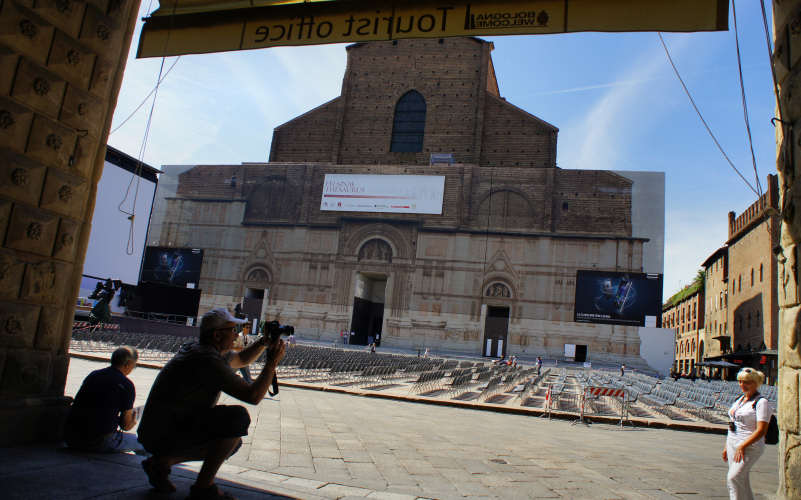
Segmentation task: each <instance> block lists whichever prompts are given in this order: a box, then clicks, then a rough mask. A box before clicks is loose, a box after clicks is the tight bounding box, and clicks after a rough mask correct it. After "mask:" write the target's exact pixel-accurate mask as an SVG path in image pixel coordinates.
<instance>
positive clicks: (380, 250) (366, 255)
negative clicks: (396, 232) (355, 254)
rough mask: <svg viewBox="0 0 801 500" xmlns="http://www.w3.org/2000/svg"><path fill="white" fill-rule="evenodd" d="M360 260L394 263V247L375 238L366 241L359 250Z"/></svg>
mask: <svg viewBox="0 0 801 500" xmlns="http://www.w3.org/2000/svg"><path fill="white" fill-rule="evenodd" d="M359 260H378V261H382V262H392V247H391V246H389V243H387V242H386V241H384V240H382V239H380V238H373V239H371V240H368V241H366V242H365V243H364V245H362V246H361V248H360V249H359Z"/></svg>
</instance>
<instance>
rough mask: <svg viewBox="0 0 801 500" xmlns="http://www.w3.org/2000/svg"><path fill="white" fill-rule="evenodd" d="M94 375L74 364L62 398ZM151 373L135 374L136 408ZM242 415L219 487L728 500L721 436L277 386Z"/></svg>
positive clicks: (769, 473)
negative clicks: (224, 483) (238, 481)
mask: <svg viewBox="0 0 801 500" xmlns="http://www.w3.org/2000/svg"><path fill="white" fill-rule="evenodd" d="M102 366H104V364H103V363H98V362H91V361H86V360H80V359H73V360H72V361H71V363H70V372H69V376H68V379H67V388H66V394H68V395H74V394H75V392H76V391H77V389H78V387H79V386H80V382H81V380H82V379H83V377H84V376H85V375H86V374H87V373H89V372H90V371H91V370H93V369H96V368H99V367H102ZM156 374H157V371H156V370H152V369H147V368H137V369H136V370H134V372H133V374H132V376H131V378H132V379H133V381H134V383H135V385H136V389H137V404H143V403H144V401H145V399H146V398H147V393H148V391H149V388H150V385H151V384H152V382H153V380H154V379H155V376H156ZM221 403H223V404H231V403H233V400H232V399H230V398H227V397H226V398H222V400H221ZM244 406H246V407H247V408H248V410H249V411H250V414H251V420H252V422H251V429H250V434H249V436H248V437H247V438H246V442H245V445H244V446H243V447H242V448H241V449H240V451H239V452H238V453H237V454H236V455H234V457H232V458H231V459H230V460H229V465H228V466H227V468H226V470H225V471H224V472H225V474H226V476H225V477H226V479H229V480H230V479H232V478H236V477H239V478H242V479H243V480H244V479H247V480H251V481H261V482H263V483H265V484H270V483H272V484H280V485H283V486H285V487H288V488H292V489H293V490H296V491H305V492H308V495H309V497H311V496H318V497H319V496H322V497H328V498H339V497H348V496H353V497H357V496H362V497H364V496H369V497H370V498H387V499H398V500H400V499H412V498H417V497H425V498H463V497H468V498H588V499H608V498H624V499H640V498H658V499H662V498H727V497H728V492H727V490H726V487H725V475H726V464H725V463H723V462H722V461H721V459H720V451H721V450H722V447H723V440H724V436H720V435H712V434H702V433H694V432H682V431H675V430H667V429H645V428H625V429H620V428H619V427H616V426H612V425H603V424H593V425H592V426H589V427H586V426H583V425H581V424H578V425H571V423H570V422H567V421H558V420H552V421H548V420H547V419H543V418H537V417H530V416H524V415H509V414H501V413H495V412H490V411H476V410H469V409H461V408H451V407H440V406H433V405H426V404H417V403H409V402H400V401H394V400H383V399H374V398H366V397H359V396H352V395H347V394H336V393H328V392H324V391H314V390H303V389H294V388H288V387H285V388H283V389H282V390H281V393H280V394H279V396H278V397H277V398H275V399H265V400H264V401H263V402H262V403H260V404H259V405H258V406H250V405H244ZM777 477H778V476H777V453H776V447H775V446H768V447H767V450H766V452H765V454H764V455H763V457H762V458H761V459H760V460H759V462H758V463H757V464H756V466H755V468H754V470H753V471H752V473H751V482H752V486H753V488H754V491H755V493H756V494H757V498H773V494H774V492H775V491H776V487H777ZM300 496H303V495H300Z"/></svg>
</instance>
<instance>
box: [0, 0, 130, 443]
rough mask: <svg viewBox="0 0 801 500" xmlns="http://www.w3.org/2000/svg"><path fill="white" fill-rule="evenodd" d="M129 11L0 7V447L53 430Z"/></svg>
mask: <svg viewBox="0 0 801 500" xmlns="http://www.w3.org/2000/svg"><path fill="white" fill-rule="evenodd" d="M138 8H139V2H137V1H133V0H90V1H86V2H85V1H81V0H59V1H53V0H36V1H33V0H24V1H19V2H15V1H11V0H5V1H3V2H2V4H0V176H2V182H0V235H2V240H0V242H2V249H0V445H5V444H10V443H19V442H25V441H32V440H47V439H56V438H57V437H59V433H60V425H59V424H60V422H61V418H62V417H63V416H64V414H65V411H66V408H67V404H68V399H67V398H64V397H63V394H64V384H65V381H66V376H67V367H68V364H69V356H68V354H67V348H68V345H69V340H70V334H71V325H72V312H73V308H74V305H75V300H76V297H77V294H78V287H79V283H80V278H81V269H82V264H83V257H84V254H85V252H86V245H87V242H88V239H89V231H90V229H91V227H90V226H91V220H92V210H93V206H94V199H95V192H96V185H97V182H98V180H99V179H100V175H101V172H102V169H103V159H104V156H105V150H106V148H105V145H106V138H107V136H108V129H109V125H110V122H111V115H112V111H113V109H114V104H115V102H116V98H117V92H118V91H119V86H120V82H121V79H122V72H123V69H124V66H125V59H126V55H127V53H128V48H129V46H130V39H131V35H132V32H133V25H134V21H135V19H136V12H137V11H138Z"/></svg>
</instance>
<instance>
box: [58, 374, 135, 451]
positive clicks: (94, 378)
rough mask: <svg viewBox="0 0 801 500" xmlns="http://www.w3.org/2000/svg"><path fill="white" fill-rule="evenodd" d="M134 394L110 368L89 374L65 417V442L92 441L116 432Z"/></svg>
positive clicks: (127, 381) (122, 377) (130, 387)
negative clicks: (67, 415)
mask: <svg viewBox="0 0 801 500" xmlns="http://www.w3.org/2000/svg"><path fill="white" fill-rule="evenodd" d="M135 398H136V390H135V389H134V385H133V382H131V381H130V380H129V379H128V377H126V376H125V375H124V374H123V373H122V372H121V371H119V370H118V369H116V368H114V367H113V366H109V367H108V368H103V369H100V370H95V371H93V372H92V373H90V374H89V375H88V376H87V377H86V378H85V379H84V381H83V383H82V384H81V388H80V390H78V394H76V395H75V401H73V403H72V407H71V408H70V414H69V417H67V424H66V431H65V434H66V436H67V441H68V442H69V441H70V440H71V439H70V438H72V440H76V439H77V440H80V441H92V440H94V439H98V438H101V437H102V436H105V435H107V434H110V433H112V432H114V431H116V430H117V427H118V426H119V425H120V416H121V415H122V412H124V411H126V410H130V409H132V408H133V403H134V399H135Z"/></svg>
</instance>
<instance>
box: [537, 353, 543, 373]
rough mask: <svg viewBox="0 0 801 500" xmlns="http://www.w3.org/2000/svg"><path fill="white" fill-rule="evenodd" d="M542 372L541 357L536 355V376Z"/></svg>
mask: <svg viewBox="0 0 801 500" xmlns="http://www.w3.org/2000/svg"><path fill="white" fill-rule="evenodd" d="M541 373H542V358H541V357H540V356H537V376H538V377H539V376H540V374H541Z"/></svg>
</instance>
